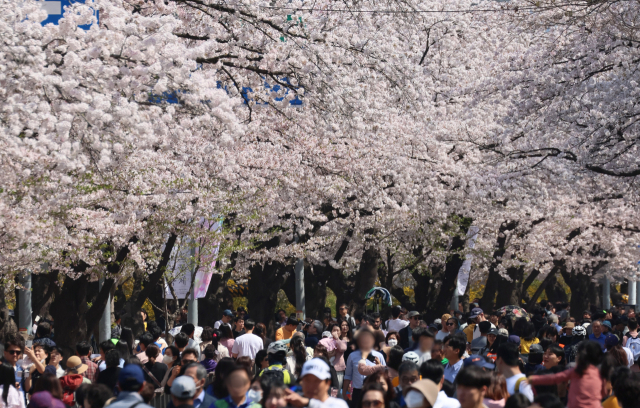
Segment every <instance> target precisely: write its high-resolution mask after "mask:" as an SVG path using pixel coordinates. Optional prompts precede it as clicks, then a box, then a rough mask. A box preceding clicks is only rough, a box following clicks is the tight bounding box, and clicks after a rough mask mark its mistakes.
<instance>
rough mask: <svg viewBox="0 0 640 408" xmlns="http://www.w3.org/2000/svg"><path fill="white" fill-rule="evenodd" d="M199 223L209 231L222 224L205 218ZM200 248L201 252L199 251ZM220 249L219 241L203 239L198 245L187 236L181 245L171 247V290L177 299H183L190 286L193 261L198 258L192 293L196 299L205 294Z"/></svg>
mask: <svg viewBox="0 0 640 408" xmlns="http://www.w3.org/2000/svg"><path fill="white" fill-rule="evenodd" d="M200 225H201V226H202V228H205V229H207V230H209V231H211V232H218V231H219V230H220V228H221V226H222V221H210V220H206V219H204V218H203V219H201V220H200ZM200 248H202V252H201V251H200ZM219 249H220V243H219V242H212V243H211V244H209V242H208V241H207V240H206V239H205V240H204V241H203V242H201V243H200V245H198V244H197V243H195V242H193V241H191V240H190V239H189V238H188V237H183V238H182V239H181V245H180V246H178V247H176V248H174V249H173V254H172V255H171V258H172V259H171V261H170V263H169V265H170V266H172V269H173V270H172V273H171V274H172V275H173V276H174V280H173V282H172V286H173V290H174V292H175V294H176V296H177V298H178V299H185V298H186V296H187V294H188V293H189V289H190V288H191V277H192V275H193V270H194V268H195V262H196V260H197V259H199V262H200V268H199V269H198V272H197V273H196V276H195V282H194V284H193V290H194V295H195V298H196V299H200V298H203V297H205V296H206V294H207V290H208V289H209V284H210V283H211V277H212V276H213V273H214V272H215V266H216V260H217V259H218V251H219ZM166 288H167V292H166V293H167V298H168V299H173V295H172V294H171V290H170V289H169V285H166Z"/></svg>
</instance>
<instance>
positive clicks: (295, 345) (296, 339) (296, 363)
mask: <svg viewBox="0 0 640 408" xmlns="http://www.w3.org/2000/svg"><path fill="white" fill-rule="evenodd" d="M289 347H290V348H291V351H292V352H293V355H292V356H288V357H287V370H288V371H289V373H291V374H293V375H294V376H295V377H296V378H299V377H300V374H301V373H302V366H303V365H304V363H305V362H306V361H307V360H310V359H311V357H310V356H309V354H307V348H306V347H305V345H304V338H303V337H302V335H299V336H298V335H296V334H294V335H293V337H292V338H291V342H290V343H289Z"/></svg>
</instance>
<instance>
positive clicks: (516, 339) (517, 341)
mask: <svg viewBox="0 0 640 408" xmlns="http://www.w3.org/2000/svg"><path fill="white" fill-rule="evenodd" d="M509 343H513V344H520V337H518V336H516V335H515V334H512V335H511V336H509Z"/></svg>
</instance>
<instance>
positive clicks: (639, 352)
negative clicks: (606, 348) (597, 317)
mask: <svg viewBox="0 0 640 408" xmlns="http://www.w3.org/2000/svg"><path fill="white" fill-rule="evenodd" d="M627 327H628V328H629V331H628V332H627V334H625V335H624V337H623V338H622V346H623V347H626V348H628V349H629V350H630V351H631V353H632V354H633V359H634V361H638V359H640V337H638V320H637V319H636V318H631V319H629V321H628V322H627Z"/></svg>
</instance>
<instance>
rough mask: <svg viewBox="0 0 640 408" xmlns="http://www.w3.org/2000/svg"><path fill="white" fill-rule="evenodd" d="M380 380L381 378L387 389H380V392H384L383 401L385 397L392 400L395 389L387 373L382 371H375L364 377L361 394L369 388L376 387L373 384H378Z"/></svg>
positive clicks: (394, 396)
mask: <svg viewBox="0 0 640 408" xmlns="http://www.w3.org/2000/svg"><path fill="white" fill-rule="evenodd" d="M380 380H383V381H384V382H385V383H387V391H386V392H385V391H384V390H381V391H382V393H383V394H385V396H384V397H385V403H386V401H387V399H388V400H389V401H393V400H394V399H395V398H396V390H395V387H394V386H393V384H392V383H391V379H390V378H389V376H388V375H386V374H385V372H384V371H377V372H375V373H373V374H371V375H370V376H368V377H367V378H365V379H364V383H363V384H362V392H363V394H364V393H365V392H367V390H369V389H377V387H376V386H375V384H378V385H380V384H381V383H380Z"/></svg>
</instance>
